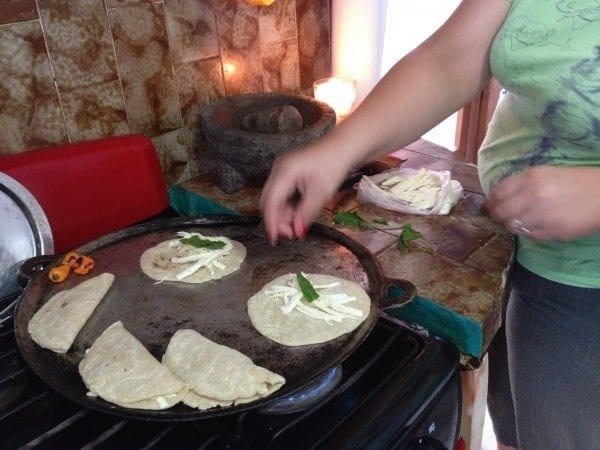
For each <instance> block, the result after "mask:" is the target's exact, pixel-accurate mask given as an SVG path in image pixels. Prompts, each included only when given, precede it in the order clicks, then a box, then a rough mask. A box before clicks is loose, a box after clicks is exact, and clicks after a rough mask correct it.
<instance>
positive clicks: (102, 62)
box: [38, 0, 117, 92]
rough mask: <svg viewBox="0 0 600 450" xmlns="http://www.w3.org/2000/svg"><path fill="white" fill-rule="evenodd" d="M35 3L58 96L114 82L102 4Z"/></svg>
mask: <svg viewBox="0 0 600 450" xmlns="http://www.w3.org/2000/svg"><path fill="white" fill-rule="evenodd" d="M38 3H39V6H40V13H41V18H42V22H43V26H44V32H45V35H46V41H47V44H48V49H49V52H50V58H51V60H52V66H53V68H54V76H55V78H56V82H57V83H58V88H59V91H60V92H65V91H71V90H73V89H77V88H81V87H85V86H92V85H95V84H98V83H104V82H107V81H112V80H116V79H117V69H116V64H115V57H114V51H113V47H112V39H111V36H110V30H109V26H108V18H107V16H106V10H105V9H104V2H103V1H102V0H81V1H77V2H75V1H69V2H65V1H62V0H39V2H38Z"/></svg>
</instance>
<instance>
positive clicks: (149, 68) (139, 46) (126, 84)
mask: <svg viewBox="0 0 600 450" xmlns="http://www.w3.org/2000/svg"><path fill="white" fill-rule="evenodd" d="M109 18H110V23H111V28H112V34H113V39H114V45H115V52H116V55H117V63H118V67H119V73H120V75H121V81H122V85H123V92H124V94H125V105H126V108H127V115H128V118H129V127H130V129H131V131H132V132H136V133H144V134H146V135H149V136H155V135H157V134H160V133H162V132H165V131H168V130H173V129H175V128H178V127H181V125H182V122H181V115H180V112H179V102H178V99H177V88H176V85H175V77H174V74H173V66H172V65H171V58H170V56H169V41H168V38H167V31H166V26H165V17H164V11H163V8H162V5H161V4H160V3H153V4H142V5H136V6H129V7H125V8H116V9H111V10H110V11H109Z"/></svg>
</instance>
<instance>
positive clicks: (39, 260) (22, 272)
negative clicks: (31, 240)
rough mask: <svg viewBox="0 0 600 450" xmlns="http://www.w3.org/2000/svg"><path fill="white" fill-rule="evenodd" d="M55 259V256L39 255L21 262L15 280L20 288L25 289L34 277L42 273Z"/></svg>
mask: <svg viewBox="0 0 600 450" xmlns="http://www.w3.org/2000/svg"><path fill="white" fill-rule="evenodd" d="M55 259H56V255H40V256H34V257H33V258H29V259H26V260H25V261H23V264H21V267H19V273H18V274H17V280H18V282H19V284H20V285H21V287H23V288H25V287H26V286H27V284H29V281H30V280H31V279H32V278H33V277H34V276H35V275H37V274H38V273H40V272H42V271H43V270H44V269H45V268H46V267H47V266H48V264H50V263H52V262H53V261H54V260H55Z"/></svg>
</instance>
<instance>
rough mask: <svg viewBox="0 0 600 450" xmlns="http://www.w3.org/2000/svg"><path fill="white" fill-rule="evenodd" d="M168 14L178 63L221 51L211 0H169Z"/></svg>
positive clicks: (170, 34) (172, 42)
mask: <svg viewBox="0 0 600 450" xmlns="http://www.w3.org/2000/svg"><path fill="white" fill-rule="evenodd" d="M165 15H166V18H167V27H168V29H169V36H170V41H171V54H172V57H173V63H174V64H181V63H187V62H191V61H196V60H199V59H205V58H209V57H213V56H217V55H218V54H219V43H218V40H217V30H216V28H217V25H216V20H215V12H214V10H213V8H212V1H211V0H165Z"/></svg>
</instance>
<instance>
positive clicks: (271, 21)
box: [258, 0, 296, 44]
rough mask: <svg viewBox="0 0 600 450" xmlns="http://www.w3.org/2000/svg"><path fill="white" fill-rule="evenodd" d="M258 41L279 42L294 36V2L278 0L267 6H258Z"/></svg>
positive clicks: (292, 0)
mask: <svg viewBox="0 0 600 450" xmlns="http://www.w3.org/2000/svg"><path fill="white" fill-rule="evenodd" d="M258 12H259V14H258V22H259V27H260V42H261V43H262V44H267V43H273V42H279V41H282V40H287V39H291V38H295V37H296V2H295V0H279V1H277V2H275V3H273V4H271V5H270V6H269V7H267V8H258Z"/></svg>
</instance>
